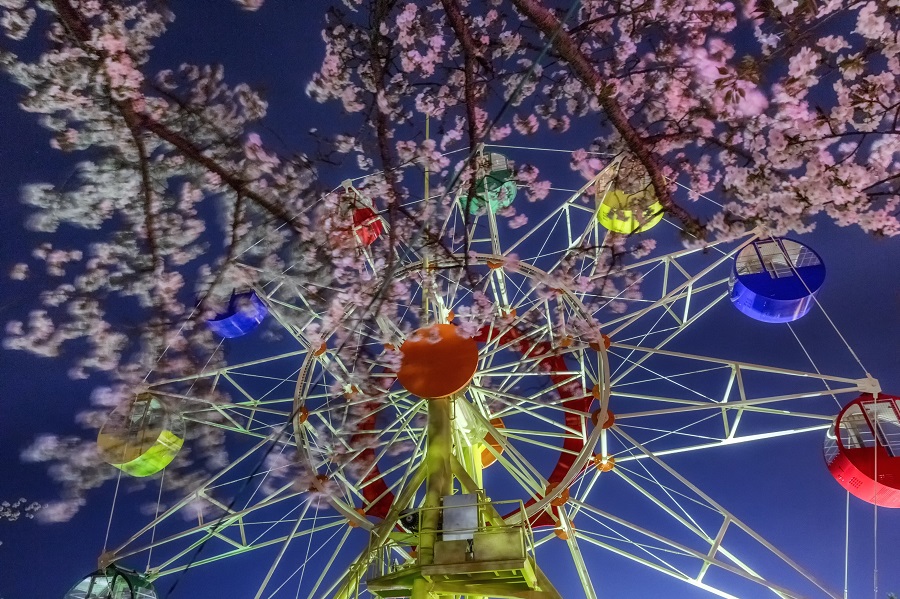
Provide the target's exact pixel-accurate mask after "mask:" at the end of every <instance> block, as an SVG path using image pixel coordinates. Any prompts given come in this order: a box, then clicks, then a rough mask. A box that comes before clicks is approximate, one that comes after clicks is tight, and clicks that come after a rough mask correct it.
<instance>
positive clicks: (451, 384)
mask: <svg viewBox="0 0 900 599" xmlns="http://www.w3.org/2000/svg"><path fill="white" fill-rule="evenodd" d="M400 353H402V354H403V361H402V362H401V363H400V371H399V372H398V373H397V380H398V381H400V384H401V385H403V386H404V387H405V388H406V390H407V391H409V392H410V393H412V394H413V395H418V396H419V397H423V398H428V399H437V398H439V397H447V396H449V395H453V394H454V393H458V392H459V391H462V390H463V389H465V387H466V385H468V384H469V382H470V381H471V380H472V377H473V376H475V371H476V370H477V369H478V344H477V343H476V342H475V340H474V339H470V338H468V337H462V336H461V335H460V334H459V333H458V331H457V330H456V327H455V326H454V325H452V324H434V325H431V326H428V327H422V328H421V329H418V330H416V331H415V332H414V333H413V334H412V335H410V336H409V337H408V338H407V339H406V341H404V342H403V345H401V346H400Z"/></svg>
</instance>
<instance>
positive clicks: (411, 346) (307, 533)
mask: <svg viewBox="0 0 900 599" xmlns="http://www.w3.org/2000/svg"><path fill="white" fill-rule="evenodd" d="M478 164H479V170H478V172H477V173H476V176H475V182H474V184H473V186H472V188H473V189H474V194H473V195H472V196H471V197H469V193H468V191H467V190H463V191H461V192H459V193H458V194H457V195H456V196H454V197H453V198H451V199H450V201H447V202H445V204H444V206H445V210H444V212H443V213H442V215H441V216H440V217H439V219H438V221H437V223H436V224H435V226H434V227H433V228H432V229H430V230H428V231H425V230H424V229H423V230H421V231H418V232H417V233H414V234H410V232H409V229H406V230H404V232H403V234H402V235H401V234H397V232H396V231H395V230H393V229H392V228H391V223H390V222H389V220H388V219H386V218H385V217H384V214H383V212H381V211H380V210H379V206H378V205H377V204H376V203H375V202H373V201H372V199H371V198H367V197H365V193H364V192H363V191H361V190H358V189H356V188H355V187H354V186H353V185H352V183H350V182H347V183H346V184H345V186H344V190H343V192H342V193H339V194H337V196H336V197H337V200H336V203H335V204H334V206H332V207H329V208H328V209H329V210H331V211H332V212H333V214H334V215H335V218H337V219H339V220H343V222H346V223H347V226H346V227H345V228H344V234H345V235H346V237H345V238H343V240H342V241H341V243H347V244H351V245H352V246H353V248H354V251H355V252H356V253H357V254H358V256H359V257H360V266H359V267H358V270H356V271H353V273H355V274H356V275H359V276H363V277H364V278H365V279H366V286H365V288H366V289H368V290H369V291H370V293H369V294H368V295H366V294H361V293H359V290H358V289H356V291H354V292H353V293H348V292H346V291H342V290H341V289H328V290H325V289H322V288H317V287H315V286H314V285H311V284H308V283H306V282H304V281H301V280H297V279H295V278H292V277H291V276H290V273H289V272H287V274H285V275H284V276H278V277H271V278H270V279H269V280H263V281H261V282H260V284H258V285H256V286H255V287H254V288H252V289H247V290H244V291H242V292H241V293H236V294H235V295H234V296H233V297H232V301H231V303H230V304H229V307H228V310H227V311H226V312H225V313H224V314H221V315H219V316H218V317H216V318H215V319H212V320H211V321H210V326H211V328H212V329H213V330H214V331H216V332H217V333H218V334H219V335H221V336H223V337H226V338H232V340H228V341H227V343H228V344H230V345H229V347H230V349H231V350H232V351H231V354H230V359H229V364H228V365H226V366H222V367H218V368H214V369H207V370H203V371H201V372H197V373H192V374H189V375H186V376H183V377H180V378H175V379H168V380H151V383H150V384H149V385H148V386H147V388H146V389H143V390H142V391H141V393H140V394H139V395H137V397H136V398H135V400H134V402H132V403H131V404H129V405H128V406H126V407H124V408H122V409H121V410H119V411H117V413H114V414H113V415H112V417H111V418H110V421H109V422H108V423H107V425H106V426H105V427H104V429H103V430H101V433H100V437H99V444H100V446H101V449H102V451H103V452H104V455H105V456H106V457H107V460H108V461H109V462H110V463H111V464H113V465H115V466H117V467H118V468H120V469H121V470H122V471H123V472H124V473H126V474H130V475H133V476H148V475H153V474H156V473H158V472H163V471H164V469H165V468H166V466H167V465H168V464H169V463H170V462H171V460H172V459H173V457H174V456H175V455H176V453H177V452H179V451H183V450H184V448H183V446H184V445H189V444H190V440H185V439H186V434H185V432H184V431H185V428H187V429H191V428H197V427H209V428H211V429H215V430H218V431H223V434H224V438H225V441H224V443H225V444H226V446H227V449H228V453H229V455H230V461H229V462H228V463H227V464H224V465H222V467H221V468H220V469H219V470H218V471H217V472H216V473H215V474H213V475H211V476H209V477H208V478H206V479H205V480H202V481H200V482H199V483H198V484H197V485H195V486H194V487H193V489H192V490H191V491H190V492H189V493H187V494H186V495H184V496H182V497H180V498H178V499H177V500H176V501H174V502H173V503H170V504H169V505H168V507H167V508H166V509H163V510H160V511H159V512H158V513H157V514H156V515H155V517H153V518H152V520H150V521H149V522H147V524H146V525H144V526H142V527H138V528H137V529H136V530H134V532H133V534H132V535H130V536H129V537H128V538H126V539H124V540H122V541H121V542H120V543H119V544H118V545H116V546H113V547H112V548H111V549H110V550H109V551H107V552H106V553H105V554H104V555H103V556H102V558H101V566H102V567H101V569H100V570H99V571H98V572H97V573H95V574H93V575H91V576H89V577H87V578H86V579H85V580H84V581H82V582H81V583H79V585H77V586H76V587H75V588H73V589H72V591H70V593H69V595H68V596H67V598H69V599H88V598H93V597H115V598H116V599H130V598H132V597H142V598H144V597H146V598H150V597H156V596H157V591H155V590H153V586H152V585H151V582H154V581H156V582H157V588H158V589H159V588H161V581H163V580H165V579H166V577H171V578H172V579H176V578H177V577H179V576H182V575H183V574H184V572H185V571H186V570H190V571H191V572H192V574H197V572H198V571H203V570H204V569H210V570H211V571H212V569H213V568H216V566H215V563H217V562H221V561H222V560H233V562H234V563H235V564H240V565H239V566H238V565H236V566H235V568H234V569H233V571H234V572H235V574H237V573H238V572H246V570H247V566H246V565H247V564H248V563H251V561H252V563H253V564H255V565H256V566H255V569H256V570H259V569H260V567H259V564H265V565H266V566H268V567H265V568H262V570H263V572H262V574H261V575H260V577H259V579H258V580H254V581H252V585H253V588H252V591H251V593H250V594H249V595H246V591H242V593H241V595H240V596H255V597H257V598H262V597H281V596H285V597H287V596H290V597H295V596H300V597H311V598H319V597H322V598H331V597H338V598H344V599H349V598H357V597H373V598H374V597H413V598H415V599H424V598H426V597H523V598H525V597H528V598H532V599H537V598H540V599H553V598H558V597H561V596H562V593H563V590H565V592H566V596H567V597H576V596H583V597H585V598H586V599H594V598H596V597H597V596H598V592H597V591H596V590H595V589H596V588H600V587H602V586H603V579H604V577H605V576H608V575H610V574H609V572H610V569H614V568H615V567H616V564H627V563H631V564H638V565H640V566H643V567H646V568H648V569H649V570H653V571H655V572H658V573H662V574H664V575H668V576H669V577H670V578H671V579H672V581H673V582H672V584H682V583H683V584H685V585H690V586H693V587H694V588H696V589H697V593H698V594H697V596H698V597H699V596H706V595H708V596H719V597H739V598H746V597H757V596H758V597H762V596H776V597H832V598H837V597H839V596H840V595H839V594H838V593H837V592H836V590H834V589H832V588H830V586H829V585H827V584H825V583H823V582H821V581H819V580H818V579H817V578H816V577H815V576H813V575H812V574H810V573H809V572H808V571H807V570H806V569H805V568H804V566H803V564H802V560H799V559H796V560H795V559H794V558H793V557H792V556H789V555H788V554H786V553H785V552H783V551H782V550H781V549H779V548H778V547H776V546H775V545H774V544H773V543H771V542H769V541H768V540H767V539H766V538H765V537H764V536H763V535H761V534H759V533H758V532H756V531H755V530H754V528H753V527H752V526H750V525H749V524H748V523H746V522H745V521H744V520H742V519H741V518H740V517H738V516H737V515H736V514H734V513H732V511H730V510H729V509H728V508H727V507H726V506H725V505H723V504H722V503H719V502H718V501H717V499H716V497H717V491H718V489H716V488H705V489H703V488H701V487H700V486H698V485H697V484H695V483H694V482H693V481H692V480H691V479H690V477H688V476H685V475H683V474H682V473H681V472H679V470H677V469H676V468H675V467H673V466H672V465H671V464H670V458H675V457H677V458H678V459H679V460H682V459H685V458H688V457H689V458H691V459H693V460H696V461H701V462H702V461H703V460H704V459H706V458H707V456H708V455H710V454H712V453H714V452H717V451H721V450H723V448H727V447H731V446H744V447H746V448H748V450H749V449H750V448H754V447H757V446H758V445H760V444H765V443H767V442H770V441H771V440H773V439H776V438H782V437H787V436H791V435H805V436H806V438H808V439H809V440H810V443H816V444H819V445H821V444H822V443H825V455H826V458H827V459H828V464H829V468H830V469H831V471H832V473H833V474H834V476H835V478H836V479H837V480H838V482H840V483H841V484H842V485H844V486H845V488H847V489H848V490H850V491H851V492H853V493H854V494H856V495H858V496H860V497H862V498H863V499H865V500H867V501H876V502H880V503H881V504H882V505H893V503H896V504H897V506H900V491H898V490H897V489H896V487H895V486H892V485H891V482H890V481H889V480H888V479H886V478H885V474H886V473H889V472H891V469H892V468H896V466H894V465H893V462H892V460H893V459H894V458H893V456H894V453H893V450H894V449H896V450H898V452H900V425H898V424H897V422H898V420H897V415H898V412H897V399H896V398H893V397H890V396H885V395H883V394H881V389H880V388H879V387H878V383H877V381H876V380H874V379H873V378H872V377H871V376H869V375H868V374H867V373H865V372H858V373H856V375H855V376H853V375H848V374H847V373H842V374H839V375H832V374H827V373H823V372H820V371H819V369H818V368H817V367H816V366H815V364H814V363H810V365H809V367H808V368H805V369H803V368H793V367H786V366H784V365H782V364H772V363H765V361H758V362H757V361H752V360H751V361H743V360H738V359H734V358H733V357H731V356H730V355H727V352H726V355H719V354H718V353H717V349H718V348H717V346H716V344H715V343H714V341H713V340H712V339H710V338H709V337H708V336H706V335H705V334H704V335H699V336H698V335H696V334H694V333H693V331H694V330H696V329H697V328H698V327H699V326H700V325H701V324H702V323H703V322H704V319H706V318H709V314H710V313H711V312H712V311H714V310H719V311H721V310H722V308H720V306H723V305H724V306H725V307H726V308H727V309H728V310H731V314H732V317H733V318H734V319H743V318H747V317H748V316H749V317H751V318H753V319H755V320H756V321H763V322H769V323H785V322H792V321H794V320H796V319H798V318H800V317H803V316H804V315H805V314H806V313H807V312H809V311H810V310H811V309H814V308H815V304H816V300H815V295H816V292H817V290H818V288H819V286H821V284H822V280H823V278H824V265H823V264H822V261H821V259H820V258H819V256H818V255H817V254H816V253H815V252H814V251H813V250H812V249H811V248H809V247H807V246H805V245H804V244H802V243H800V242H798V241H794V240H790V239H781V238H773V237H770V236H768V235H766V234H764V233H762V232H752V233H749V234H748V235H746V236H745V237H744V238H742V239H739V240H735V241H731V242H727V243H717V244H711V245H708V246H703V247H700V246H698V247H695V248H690V249H684V248H681V249H677V250H676V251H672V252H667V253H661V254H659V255H654V254H653V250H652V244H647V246H646V249H645V250H641V251H640V252H638V254H646V255H644V256H641V257H631V258H628V259H623V258H622V255H621V253H620V252H622V251H624V250H623V249H622V248H623V247H624V245H623V243H624V242H631V241H634V240H640V239H642V235H644V233H645V232H646V231H647V230H648V229H650V228H651V227H653V226H654V225H657V224H658V223H660V221H661V219H662V211H661V206H660V205H659V204H658V203H657V202H656V200H655V198H654V197H653V195H652V193H649V192H648V191H646V189H643V188H642V189H628V188H624V186H622V185H620V183H619V179H618V177H617V168H618V162H616V161H613V162H611V163H610V165H609V166H608V167H607V168H606V169H604V170H603V171H602V172H601V173H599V174H598V175H597V176H596V177H594V178H593V179H592V180H590V181H589V182H587V183H586V184H585V185H583V186H582V187H581V188H578V189H570V190H566V191H558V190H554V191H553V192H552V193H551V195H550V197H549V198H548V199H546V200H544V201H543V203H542V204H540V206H541V209H540V210H537V209H536V210H535V213H536V214H537V215H538V218H533V219H532V223H529V224H527V225H525V226H522V227H519V228H512V227H510V226H509V219H507V218H505V217H504V216H502V215H501V213H502V211H503V210H504V209H505V208H507V207H509V206H515V205H516V202H523V201H524V200H523V199H522V198H518V199H517V198H516V195H517V190H516V185H515V182H514V180H513V170H514V169H513V167H512V165H511V164H510V163H509V161H508V159H507V158H506V156H504V155H501V154H499V153H497V152H494V151H490V149H486V150H485V151H484V152H483V154H481V155H479V157H478ZM424 197H427V193H426V194H424ZM335 230H336V231H340V229H339V228H336V229H335ZM646 238H649V236H646ZM389 241H390V243H389ZM435 241H438V242H439V243H435ZM248 268H250V267H249V266H248ZM353 273H350V274H353ZM348 276H350V275H349V274H348ZM384 289H391V290H392V292H391V293H390V294H387V295H385V294H384V293H383V290H384ZM323 293H334V294H337V297H338V298H339V299H341V298H342V297H343V300H344V301H338V302H333V303H332V305H337V306H340V310H339V311H335V310H334V309H332V310H330V311H327V312H325V311H323V310H321V309H320V308H316V306H321V302H320V301H318V299H319V298H320V297H321V295H322V294H323ZM341 293H344V294H345V296H341V295H340V294H341ZM381 298H386V299H383V301H382V300H381ZM728 304H732V305H731V306H729V305H728ZM741 313H743V314H741ZM767 326H768V325H759V327H760V330H761V331H763V332H761V333H760V334H764V331H765V329H766V327H767ZM266 327H268V328H269V329H270V330H272V331H277V332H279V333H280V336H279V337H278V339H277V340H275V341H268V342H264V341H261V340H260V339H258V338H254V336H255V335H256V336H258V335H259V333H258V332H254V330H257V329H260V328H266ZM798 351H799V349H798ZM836 400H837V403H836ZM845 405H846V408H845V410H844V411H843V412H841V406H845ZM838 412H841V418H840V419H838V420H837V421H836V415H837V414H838ZM867 427H868V428H867ZM897 455H898V456H900V453H897ZM874 456H880V459H881V465H880V468H881V470H880V472H881V475H880V476H879V474H878V472H879V471H878V470H874V471H873V470H872V469H871V464H870V458H871V457H874ZM875 459H876V460H877V459H878V458H877V457H876V458H875ZM898 459H900V458H898ZM836 491H839V489H838V488H837V486H836ZM161 494H162V490H161ZM186 515H187V517H185V516H186ZM144 564H146V567H142V568H141V571H140V572H138V571H135V570H132V569H129V567H128V566H130V568H135V567H137V566H138V565H141V566H143V565H144ZM598 564H602V566H599V565H598ZM215 571H216V572H222V571H223V570H222V569H217V570H215ZM226 571H227V570H226ZM239 578H240V579H241V580H240V583H241V584H247V581H246V580H245V579H244V578H243V576H241V577H239ZM679 581H680V582H679ZM242 588H243V587H242ZM247 588H249V587H247ZM576 588H577V589H579V590H580V592H581V595H578V594H577V593H576V594H572V593H573V592H575V591H574V589H576ZM104 593H105V594H104ZM253 593H255V595H253Z"/></svg>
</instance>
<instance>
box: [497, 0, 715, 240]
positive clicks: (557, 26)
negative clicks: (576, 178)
mask: <svg viewBox="0 0 900 599" xmlns="http://www.w3.org/2000/svg"><path fill="white" fill-rule="evenodd" d="M513 4H515V6H516V8H518V9H519V11H521V12H522V13H523V14H524V15H525V16H526V17H528V19H530V20H531V21H532V22H533V23H534V25H535V26H536V27H537V28H538V29H540V31H541V32H542V33H543V34H544V35H545V36H546V37H547V38H548V39H550V40H551V43H552V44H553V47H554V49H555V50H556V51H557V52H558V53H559V55H560V56H561V57H562V58H563V59H564V60H565V61H566V62H568V63H569V64H570V65H571V66H572V70H573V71H574V73H575V75H576V76H577V77H578V78H579V79H580V80H581V83H582V85H584V86H585V87H587V88H588V89H590V90H592V91H593V92H594V93H595V94H596V95H597V99H598V100H599V101H600V105H601V106H602V107H603V110H604V111H605V113H606V116H607V118H608V119H609V122H610V123H611V124H612V126H613V127H614V128H615V130H616V131H617V132H618V133H619V135H620V136H621V137H622V139H623V140H624V142H625V145H626V147H627V148H628V150H629V151H630V152H631V153H632V154H634V156H635V157H636V158H637V159H638V161H640V163H641V165H642V166H643V167H644V168H645V169H646V170H647V173H648V174H649V175H650V181H651V182H652V184H653V189H654V191H655V192H656V197H657V199H658V200H659V203H660V204H662V206H663V209H664V210H665V211H666V212H667V213H668V214H670V215H672V216H673V217H675V218H676V219H678V220H679V221H680V222H681V223H682V224H683V225H684V228H685V230H686V232H687V233H688V234H690V235H692V236H695V237H697V238H700V239H702V238H703V237H704V229H703V225H702V224H701V223H700V221H699V220H698V219H697V218H695V217H694V216H693V215H691V214H690V213H689V212H688V211H687V210H685V209H684V208H682V207H681V206H679V205H678V204H676V203H675V200H674V199H673V198H672V193H671V192H670V191H669V186H668V185H667V183H666V178H665V175H663V171H662V168H661V167H660V165H659V164H658V162H657V161H656V158H655V157H654V155H653V151H652V149H651V148H650V147H649V145H648V144H647V143H646V141H645V140H644V139H643V138H642V137H641V135H640V134H639V133H638V131H637V130H636V129H635V128H634V127H633V126H632V125H631V122H630V121H629V120H628V116H627V115H626V114H625V111H624V110H622V106H621V105H620V104H619V102H618V101H617V100H616V97H615V88H614V87H613V86H611V85H604V84H603V83H602V82H601V81H600V75H599V73H597V71H596V70H595V69H594V66H593V65H592V64H591V62H590V60H589V59H588V57H587V56H586V55H585V54H584V52H582V51H581V48H580V47H579V46H578V44H577V43H576V42H575V40H574V39H573V38H572V36H571V35H570V34H569V33H568V32H567V31H565V30H564V29H563V27H562V23H561V22H560V20H559V19H558V18H556V15H554V14H553V12H552V11H550V10H549V9H548V8H546V7H545V6H543V4H541V3H540V2H539V1H537V0H513Z"/></svg>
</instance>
